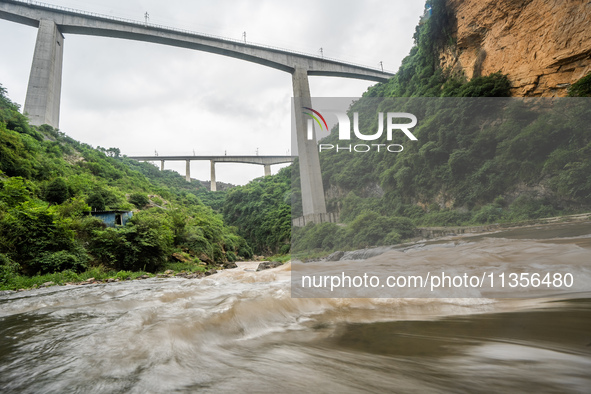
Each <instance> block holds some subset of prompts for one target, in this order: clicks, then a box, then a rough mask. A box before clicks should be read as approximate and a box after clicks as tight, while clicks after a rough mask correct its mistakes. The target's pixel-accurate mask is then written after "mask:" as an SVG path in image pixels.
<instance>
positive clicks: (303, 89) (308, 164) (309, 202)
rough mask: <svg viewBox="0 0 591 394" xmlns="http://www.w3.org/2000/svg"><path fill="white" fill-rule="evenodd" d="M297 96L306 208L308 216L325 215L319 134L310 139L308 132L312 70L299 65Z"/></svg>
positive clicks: (295, 73)
mask: <svg viewBox="0 0 591 394" xmlns="http://www.w3.org/2000/svg"><path fill="white" fill-rule="evenodd" d="M292 83H293V96H294V98H295V100H294V104H295V106H296V107H295V108H294V116H295V123H296V143H297V148H298V156H299V159H300V160H299V162H300V181H301V187H302V208H303V213H304V216H308V215H314V216H311V217H322V215H323V214H326V202H325V200H324V187H323V186H322V175H321V173H320V159H319V157H318V146H317V144H316V136H314V138H312V140H308V138H307V135H306V134H307V133H306V124H307V123H306V118H305V116H304V114H303V111H302V107H310V108H311V107H312V99H311V97H310V85H309V84H308V71H307V70H306V69H303V68H298V67H296V69H295V71H294V73H293V75H292Z"/></svg>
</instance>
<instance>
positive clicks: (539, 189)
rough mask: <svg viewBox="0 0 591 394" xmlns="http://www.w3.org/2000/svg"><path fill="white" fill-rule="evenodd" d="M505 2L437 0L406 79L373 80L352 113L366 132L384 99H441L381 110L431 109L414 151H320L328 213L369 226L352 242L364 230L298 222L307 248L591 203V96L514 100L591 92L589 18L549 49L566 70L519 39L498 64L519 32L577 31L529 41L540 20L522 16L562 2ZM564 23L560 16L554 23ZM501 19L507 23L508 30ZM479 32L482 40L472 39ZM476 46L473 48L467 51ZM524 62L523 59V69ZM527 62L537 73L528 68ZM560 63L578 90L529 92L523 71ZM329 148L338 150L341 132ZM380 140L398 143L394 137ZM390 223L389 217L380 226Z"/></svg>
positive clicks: (544, 28) (420, 30)
mask: <svg viewBox="0 0 591 394" xmlns="http://www.w3.org/2000/svg"><path fill="white" fill-rule="evenodd" d="M494 3H495V4H493V2H489V1H485V2H477V1H466V2H456V1H445V0H432V1H428V2H427V12H426V14H425V17H423V19H422V20H421V23H420V24H419V25H418V26H417V29H416V33H415V35H414V38H415V43H416V45H415V47H414V48H413V49H412V50H411V52H410V54H409V55H408V56H407V57H406V58H405V59H404V60H403V62H402V66H401V67H400V69H399V70H398V72H397V73H396V75H395V76H394V77H393V78H391V79H390V80H389V81H387V82H384V83H378V84H376V85H374V86H372V87H370V88H369V89H368V91H367V92H365V93H364V95H363V98H362V99H360V100H359V101H358V102H356V103H355V104H353V105H352V106H351V108H350V109H349V115H350V118H352V116H351V115H352V113H353V112H358V113H359V119H364V121H363V122H362V123H361V125H360V127H361V128H362V129H363V128H365V130H368V129H369V130H375V129H376V128H377V113H376V112H377V111H376V108H375V106H373V105H372V104H371V103H372V101H377V100H379V98H382V97H385V98H404V97H408V98H419V97H433V98H440V99H432V100H431V101H428V100H418V99H415V100H414V101H413V99H398V101H395V102H394V103H397V104H396V105H394V104H391V103H390V104H383V105H382V107H378V110H379V111H383V112H388V111H389V110H390V111H391V109H390V108H397V110H396V112H398V111H399V110H400V109H401V108H402V109H404V111H402V112H411V113H413V111H414V113H418V114H421V123H420V124H419V125H418V126H417V128H416V129H415V132H416V136H417V138H418V141H413V143H405V144H404V152H402V153H399V154H383V153H378V152H375V151H370V152H367V153H363V154H355V153H353V154H349V153H348V152H336V150H330V151H324V152H321V154H320V161H321V167H322V174H323V182H324V188H325V196H326V199H327V204H328V210H329V212H335V213H338V214H339V215H340V220H341V221H342V222H344V223H347V224H348V226H349V227H348V228H351V227H358V230H361V229H363V231H364V232H365V233H366V235H365V238H364V239H361V238H363V237H359V236H358V237H357V239H355V240H354V241H351V240H352V239H353V238H354V236H355V234H357V233H352V232H350V231H349V232H348V231H346V230H344V229H343V228H342V227H339V226H336V225H334V224H322V225H320V226H310V227H311V228H310V229H296V233H295V238H294V239H295V242H296V244H295V246H296V249H298V250H302V251H303V250H307V249H313V248H323V249H325V250H326V249H327V250H330V249H335V248H355V247H363V246H370V245H379V244H384V243H393V242H396V241H398V240H400V239H403V238H404V236H403V235H402V234H403V233H404V231H405V228H404V226H402V227H401V228H396V226H395V224H396V223H399V224H400V223H402V222H401V220H402V219H406V220H408V219H410V220H412V222H413V223H414V224H415V225H423V226H424V225H465V224H484V223H496V222H512V221H520V220H526V219H532V218H541V217H548V216H552V215H560V214H566V213H575V212H580V211H588V210H590V209H591V161H590V160H589V157H591V128H590V124H591V106H590V105H588V99H586V98H567V99H562V100H563V101H557V100H555V101H550V100H547V101H538V102H535V101H523V100H519V99H515V98H509V97H511V96H515V95H522V94H528V95H536V96H537V95H539V96H554V95H558V94H560V95H565V94H568V95H570V96H589V95H591V75H590V74H588V75H587V76H585V74H584V73H585V72H588V71H589V61H588V57H586V56H587V49H586V48H588V47H589V45H591V38H590V37H588V29H587V28H586V23H583V21H582V19H581V17H580V16H576V17H575V16H573V17H572V18H570V19H568V20H569V21H572V22H573V23H574V25H572V26H569V28H568V32H570V33H572V34H573V36H572V37H571V38H572V40H571V41H569V42H563V41H561V39H560V38H556V42H554V41H552V43H551V44H548V45H550V46H551V47H552V48H554V49H552V51H554V52H552V51H550V52H549V53H547V54H548V56H554V57H556V56H558V55H556V54H557V53H558V52H560V53H562V54H563V55H564V56H565V57H564V58H562V59H563V60H562V63H560V64H563V65H566V64H567V63H568V64H569V66H568V67H571V68H570V71H568V72H567V71H566V69H563V68H560V67H559V68H556V67H555V66H556V64H554V63H552V64H554V65H552V64H550V63H548V64H549V65H548V67H549V68H547V69H543V70H542V71H540V69H539V67H541V66H539V64H546V63H547V62H546V60H547V59H546V60H544V61H542V60H540V62H542V63H539V64H538V63H536V62H529V61H524V60H523V59H527V56H525V57H524V54H527V53H528V52H524V50H525V49H524V48H521V47H515V46H514V47H511V48H509V49H508V50H507V51H505V52H503V53H504V56H506V57H510V58H511V59H508V58H507V59H504V58H503V59H504V60H499V58H498V54H499V53H498V52H499V51H494V50H493V49H492V45H493V44H494V43H495V42H496V43H497V44H498V45H501V43H502V42H503V40H504V39H507V37H519V42H520V43H523V45H526V43H527V44H528V45H530V46H531V48H536V46H535V43H536V42H538V41H537V40H538V38H537V36H538V35H543V36H544V37H546V38H547V39H550V38H551V37H555V36H560V35H561V34H563V33H564V34H568V33H566V32H564V31H559V30H560V29H561V28H560V26H561V25H560V24H558V23H548V24H546V23H545V21H544V22H542V21H540V23H539V25H538V29H537V30H535V36H536V37H533V38H532V39H531V40H528V38H527V37H529V35H532V36H533V33H532V32H530V30H528V29H529V25H527V24H523V25H520V24H519V23H518V22H519V21H520V20H521V19H520V18H526V19H528V20H531V18H532V16H531V13H532V12H533V10H534V7H536V4H537V3H544V4H545V5H546V7H545V8H544V7H542V6H541V5H540V4H538V5H537V9H538V10H539V11H540V12H542V11H544V10H548V9H551V5H552V4H558V3H555V2H548V1H546V2H543V1H521V2H518V3H519V6H518V5H516V3H515V2H511V1H501V2H494ZM579 3H580V2H578V1H577V2H572V3H570V4H569V6H568V7H564V8H565V9H562V10H561V13H567V14H569V15H570V14H573V15H574V14H576V13H575V12H574V11H573V8H577V7H579V8H578V9H577V10H578V11H581V10H582V11H584V12H588V7H589V5H588V4H586V5H583V4H582V3H581V4H579ZM549 7H550V8H549ZM577 15H578V14H577ZM586 15H588V13H587V14H586ZM487 16H488V19H487ZM470 18H471V19H470ZM556 20H557V18H552V19H551V22H552V21H556ZM485 22H486V24H485ZM500 25H502V26H504V27H503V29H504V30H503V29H500V30H499V26H500ZM470 29H475V32H477V33H478V34H479V35H475V34H476V33H474V34H472V35H470V34H468V30H470ZM487 29H488V30H487ZM554 29H557V30H554ZM542 33H543V34H542ZM470 37H471V38H472V39H473V40H474V41H470ZM561 37H562V36H561ZM497 39H498V40H500V41H499V42H497V41H496V40H497ZM468 42H471V43H472V45H473V46H472V47H469V48H468V47H466V45H467V43H468ZM476 44H478V45H482V48H485V49H482V48H481V47H479V46H478V45H476ZM479 48H481V49H479ZM528 50H529V49H528ZM485 51H490V57H484V55H481V56H480V63H479V64H475V63H474V61H473V59H472V60H471V59H470V57H469V56H470V54H474V53H481V54H484V52H485ZM487 53H488V52H487ZM493 53H494V54H493ZM449 54H453V56H448V55H449ZM495 54H496V55H495ZM538 57H539V55H538ZM565 59H570V60H568V61H567V60H565ZM513 60H514V61H515V62H512V61H513ZM516 62H522V63H520V64H521V65H520V66H518V65H517V63H516ZM569 62H570V63H569ZM501 66H502V67H501ZM497 67H498V68H497ZM527 67H531V69H529V70H526V68H527ZM552 67H555V68H552ZM568 67H567V68H568ZM550 69H552V70H555V71H556V70H558V71H556V72H555V73H554V74H553V75H554V76H553V77H552V78H557V80H560V81H563V80H564V81H566V79H568V89H563V90H562V91H560V92H558V91H557V90H556V89H554V88H555V87H556V86H554V85H552V86H549V85H548V86H546V85H544V84H543V83H541V82H540V83H537V84H536V86H535V87H527V89H525V90H523V89H524V86H525V85H524V82H523V81H524V80H522V79H521V78H522V76H523V75H534V74H536V73H540V72H541V73H543V74H540V75H546V74H544V73H550V71H548V70H550ZM499 70H501V71H499ZM560 70H563V71H560ZM575 71H576V72H575ZM567 76H568V78H567ZM561 78H562V79H561ZM565 78H566V79H565ZM576 78H580V79H578V80H577V79H576ZM548 80H549V79H548V78H546V77H540V78H539V81H546V82H547V81H548ZM561 83H562V82H561ZM564 83H566V82H564ZM545 86H546V87H545ZM561 86H562V85H561ZM565 86H566V85H565ZM565 86H563V87H565ZM530 88H531V89H530ZM561 89H562V88H561ZM441 98H443V99H441ZM459 98H461V99H459ZM491 98H492V99H491ZM462 100H463V101H462ZM365 133H366V134H371V133H370V132H365ZM405 141H406V142H408V140H405ZM341 142H342V141H341ZM362 142H363V141H362ZM392 142H397V143H402V142H401V141H392ZM321 143H324V144H332V145H337V144H338V143H339V136H338V132H337V129H336V128H335V129H333V130H332V133H331V135H329V136H328V137H326V138H325V139H324V140H322V141H321ZM372 143H375V144H379V143H381V144H388V143H389V141H387V140H386V138H385V135H383V136H382V137H381V138H380V139H378V140H375V141H372ZM379 218H383V219H379ZM379 220H383V222H384V223H382V225H376V223H377V222H378V221H379ZM388 220H390V222H388ZM360 223H366V226H365V227H363V226H361V225H360ZM388 223H390V224H388ZM314 227H315V228H314ZM385 230H387V231H385ZM390 230H392V231H390ZM310 234H313V235H310ZM335 234H339V235H338V236H337V235H335Z"/></svg>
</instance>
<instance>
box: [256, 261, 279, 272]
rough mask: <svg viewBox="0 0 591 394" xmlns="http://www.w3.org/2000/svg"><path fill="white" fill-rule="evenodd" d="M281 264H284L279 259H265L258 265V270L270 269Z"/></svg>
mask: <svg viewBox="0 0 591 394" xmlns="http://www.w3.org/2000/svg"><path fill="white" fill-rule="evenodd" d="M280 265H283V263H280V262H279V261H263V262H262V263H260V264H259V266H258V267H257V271H262V270H268V269H270V268H277V267H279V266H280Z"/></svg>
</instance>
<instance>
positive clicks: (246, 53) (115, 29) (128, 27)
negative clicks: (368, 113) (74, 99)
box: [0, 0, 393, 222]
mask: <svg viewBox="0 0 591 394" xmlns="http://www.w3.org/2000/svg"><path fill="white" fill-rule="evenodd" d="M0 18H2V19H6V20H10V21H13V22H16V23H22V24H25V25H29V26H33V27H37V28H39V32H38V36H37V43H36V45H35V54H34V57H33V65H32V67H31V76H30V78H29V87H28V90H27V97H26V100H25V108H24V109H25V112H26V113H28V114H29V117H30V119H31V123H32V124H34V125H41V124H49V125H51V126H53V127H56V128H57V127H59V105H60V93H61V73H62V58H63V44H64V37H63V36H62V33H63V34H85V35H94V36H103V37H113V38H122V39H128V40H136V41H145V42H152V43H158V44H163V45H170V46H176V47H181V48H187V49H193V50H198V51H204V52H210V53H215V54H218V55H222V56H228V57H233V58H237V59H242V60H246V61H248V62H252V63H257V64H260V65H263V66H267V67H271V68H274V69H277V70H281V71H283V72H288V73H290V74H292V82H293V92H294V97H295V98H296V101H297V100H300V103H301V104H302V106H311V102H310V101H311V100H310V87H309V85H308V76H309V75H314V76H333V77H345V78H355V79H364V80H370V81H385V80H387V79H388V78H390V77H391V76H392V75H393V74H391V73H387V72H383V71H380V70H378V69H375V68H370V67H366V66H361V65H356V64H352V63H348V62H343V61H339V60H336V59H329V58H326V57H319V56H317V55H310V54H305V53H299V52H294V51H289V50H285V49H280V48H273V47H266V46H262V45H254V44H250V43H246V42H243V41H240V40H233V39H228V38H223V37H215V36H211V35H206V34H200V33H195V32H190V31H186V30H181V29H175V28H171V27H166V26H159V25H155V24H151V23H146V22H139V21H133V20H129V19H123V18H117V17H113V16H107V15H98V14H92V13H88V12H82V11H77V10H73V9H67V8H64V7H59V6H53V5H49V4H43V3H39V2H28V1H19V0H0ZM352 56H354V54H353V55H352ZM299 109H300V108H295V109H294V110H295V117H296V119H295V121H296V133H297V145H298V152H299V156H300V160H299V163H300V175H301V185H302V202H303V212H304V216H305V219H306V221H313V222H322V221H326V220H325V218H326V217H328V216H326V204H325V201H324V188H323V186H322V177H321V173H320V161H319V158H318V151H317V147H316V140H315V139H314V140H308V139H307V138H306V121H305V119H304V116H303V114H301V112H302V111H300V110H299ZM159 160H162V159H159ZM161 168H162V169H163V168H164V160H162V161H161ZM187 174H188V175H187V180H190V168H189V163H188V162H187ZM212 174H213V175H214V176H212V190H215V179H214V178H215V163H214V162H212ZM265 174H266V175H267V174H270V168H268V167H265Z"/></svg>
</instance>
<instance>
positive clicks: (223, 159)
mask: <svg viewBox="0 0 591 394" xmlns="http://www.w3.org/2000/svg"><path fill="white" fill-rule="evenodd" d="M128 157H129V158H130V159H134V160H138V161H160V171H164V162H166V161H186V162H187V167H186V171H185V179H186V180H187V182H191V161H193V160H209V162H210V163H211V191H212V192H215V191H216V190H217V186H216V178H215V163H248V164H259V165H263V166H265V176H268V175H271V166H272V165H273V164H283V163H291V162H292V161H294V160H295V156H128Z"/></svg>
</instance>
